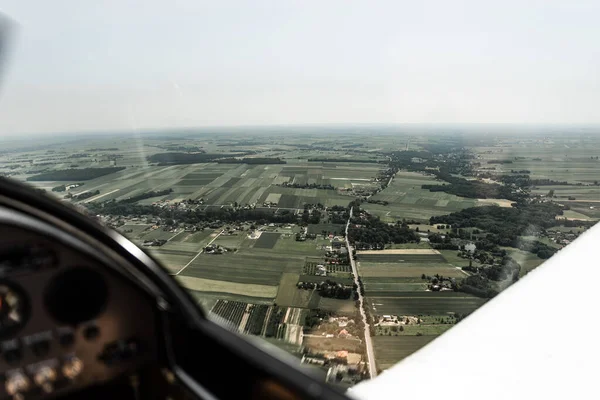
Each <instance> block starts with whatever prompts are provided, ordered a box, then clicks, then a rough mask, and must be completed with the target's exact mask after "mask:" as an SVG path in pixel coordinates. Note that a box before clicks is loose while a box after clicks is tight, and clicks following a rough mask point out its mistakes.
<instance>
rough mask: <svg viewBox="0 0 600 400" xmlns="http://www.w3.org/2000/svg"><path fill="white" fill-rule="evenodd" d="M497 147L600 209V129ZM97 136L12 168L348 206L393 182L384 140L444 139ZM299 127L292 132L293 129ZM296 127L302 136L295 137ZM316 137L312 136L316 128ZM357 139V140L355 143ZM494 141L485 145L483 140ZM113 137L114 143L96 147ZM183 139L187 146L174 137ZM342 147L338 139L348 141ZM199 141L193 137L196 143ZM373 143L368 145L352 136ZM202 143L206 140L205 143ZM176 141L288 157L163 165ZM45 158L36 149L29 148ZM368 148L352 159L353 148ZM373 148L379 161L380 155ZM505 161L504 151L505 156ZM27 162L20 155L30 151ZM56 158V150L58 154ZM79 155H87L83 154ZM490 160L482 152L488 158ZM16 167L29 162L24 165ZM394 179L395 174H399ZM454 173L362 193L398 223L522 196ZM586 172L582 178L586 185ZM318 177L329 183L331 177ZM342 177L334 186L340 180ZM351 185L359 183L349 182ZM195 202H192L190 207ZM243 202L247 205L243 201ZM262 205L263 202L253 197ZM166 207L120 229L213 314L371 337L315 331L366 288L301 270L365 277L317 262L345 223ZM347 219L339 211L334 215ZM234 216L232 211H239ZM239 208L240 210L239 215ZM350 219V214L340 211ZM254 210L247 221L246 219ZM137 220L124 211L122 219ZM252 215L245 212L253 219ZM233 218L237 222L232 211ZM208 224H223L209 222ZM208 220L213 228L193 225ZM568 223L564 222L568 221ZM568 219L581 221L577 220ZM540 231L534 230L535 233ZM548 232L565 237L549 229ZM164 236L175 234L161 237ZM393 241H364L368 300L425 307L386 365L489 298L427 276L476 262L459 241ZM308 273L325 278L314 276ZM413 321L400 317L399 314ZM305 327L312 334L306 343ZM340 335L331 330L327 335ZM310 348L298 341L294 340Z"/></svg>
mask: <svg viewBox="0 0 600 400" xmlns="http://www.w3.org/2000/svg"><path fill="white" fill-rule="evenodd" d="M484 139H486V140H482V143H486V147H471V150H472V152H473V154H474V156H475V159H474V161H475V162H476V163H479V165H478V166H477V167H476V168H479V170H480V171H486V172H488V173H492V174H517V173H523V172H519V171H528V172H527V173H528V174H530V175H531V178H532V179H551V180H554V181H567V184H564V183H560V182H555V183H554V184H552V185H539V186H536V187H534V188H533V189H532V194H533V195H547V194H548V193H549V192H550V191H552V192H553V195H554V197H555V199H556V200H557V201H558V202H560V203H561V204H564V205H565V206H568V207H569V208H570V209H569V210H566V211H565V212H564V215H563V217H564V218H567V219H571V220H586V221H596V220H600V186H599V185H598V180H599V179H600V178H598V176H599V174H598V170H600V161H598V159H596V157H597V155H598V154H600V150H599V149H600V142H599V141H598V140H597V139H593V138H581V137H577V138H575V137H573V138H570V137H564V138H560V139H557V138H554V139H548V138H541V137H540V138H533V139H520V138H519V139H514V138H513V139H502V140H496V141H492V140H487V139H489V138H484ZM107 140H108V139H102V140H99V139H98V140H97V142H94V141H89V142H86V140H83V141H80V142H77V141H76V142H75V143H73V144H71V145H69V146H66V147H65V146H62V145H61V146H62V147H58V146H56V147H54V148H53V149H52V150H48V149H44V150H35V151H31V152H29V154H25V153H24V154H18V155H15V154H10V153H6V154H2V155H0V167H1V168H2V170H1V172H2V173H4V174H10V175H11V176H13V177H15V178H16V179H19V180H25V179H26V178H27V177H28V176H31V175H32V172H31V171H33V170H40V171H44V169H45V168H50V169H68V168H98V167H109V166H125V169H123V170H121V171H118V172H116V173H112V174H110V175H105V176H101V177H98V178H95V179H90V180H87V181H85V183H84V185H83V186H79V187H76V188H73V189H71V190H70V191H69V193H70V194H72V195H75V196H76V195H80V194H85V193H87V192H95V191H99V194H97V195H96V194H95V195H93V196H90V197H88V198H86V199H82V200H78V201H77V202H78V203H80V204H81V205H90V204H99V203H102V202H105V201H111V200H115V201H121V200H126V199H129V198H131V197H133V196H139V195H143V194H146V193H148V192H149V191H156V192H159V191H163V193H168V194H161V195H160V196H155V197H151V198H145V199H143V200H139V201H137V202H136V204H138V205H151V204H157V203H160V204H161V206H162V205H166V207H167V209H168V207H169V206H170V205H171V204H173V203H175V202H179V201H183V200H188V199H190V200H196V201H197V202H189V203H187V204H190V203H193V206H190V208H192V207H193V208H195V207H197V208H198V209H199V210H219V209H221V208H224V209H227V208H228V207H230V206H233V207H235V206H243V205H249V206H251V205H255V206H256V207H257V208H259V209H261V210H264V211H267V212H269V213H281V212H288V211H289V212H291V213H293V214H297V213H302V212H303V207H304V205H305V204H319V203H320V204H322V205H324V206H326V207H332V206H347V205H348V203H349V202H350V201H352V200H354V198H355V197H354V196H353V195H350V194H349V192H348V190H350V189H364V188H374V187H378V186H379V185H380V182H377V181H376V179H375V178H376V177H377V176H378V174H379V173H380V172H381V171H382V169H383V168H386V164H383V163H377V162H376V161H378V160H379V161H383V160H384V159H385V157H386V156H384V155H383V154H381V153H380V152H381V151H390V150H391V151H394V150H405V149H406V150H408V148H409V145H410V149H411V150H423V149H426V148H427V146H428V145H430V144H431V143H432V142H431V141H430V140H429V139H427V138H424V137H419V138H410V139H408V137H395V136H390V137H385V136H382V137H374V138H373V141H372V143H370V144H369V145H366V144H362V143H358V142H359V140H357V139H352V141H353V142H352V143H350V145H347V146H342V148H340V147H339V144H340V143H338V142H339V140H338V139H337V138H336V137H331V138H323V137H321V138H319V139H318V140H317V139H315V143H317V142H318V143H319V144H320V145H318V146H316V147H311V146H307V144H306V143H305V141H306V140H307V138H304V137H303V138H300V139H297V143H296V144H299V145H298V146H294V145H291V144H289V143H276V144H273V143H272V139H261V140H255V139H253V138H248V137H246V136H245V135H242V137H238V138H233V137H223V138H218V137H214V135H212V134H210V135H207V136H205V137H202V138H187V139H181V138H179V139H175V138H173V139H172V140H171V139H164V138H163V139H159V138H148V139H145V142H144V143H140V142H139V141H137V140H131V139H129V138H120V137H114V138H111V139H110V141H111V143H110V145H106V143H105V141H107ZM286 140H287V139H286ZM295 140H296V139H291V141H292V142H293V141H295ZM311 140H312V139H311ZM354 142H356V143H354ZM451 142H452V141H451V140H450V139H447V138H438V139H435V140H433V143H434V144H438V145H440V144H449V143H451ZM478 146H480V145H478ZM96 147H98V148H100V147H104V148H106V149H105V150H101V149H95V148H96ZM178 147H181V148H183V150H174V148H178ZM334 147H335V148H337V149H334ZM186 148H187V149H186ZM358 148H361V149H363V150H364V152H362V153H361V154H360V155H357V154H354V153H352V152H351V151H350V150H352V149H358ZM200 149H202V150H200ZM167 151H183V152H187V153H195V152H202V151H206V152H209V153H210V152H212V153H215V154H217V153H219V152H222V153H223V154H230V153H235V152H239V153H240V154H249V155H250V157H253V156H254V154H260V155H258V157H281V158H282V159H284V160H285V161H286V163H285V164H237V163H236V164H221V163H217V162H209V163H197V164H188V165H166V166H165V165H150V164H149V162H148V160H147V156H150V155H153V154H155V153H162V152H167ZM78 152H88V153H89V154H88V155H87V156H85V157H84V156H82V157H79V156H77V157H74V158H71V156H72V154H73V153H78ZM310 158H315V159H322V160H323V159H328V160H330V161H331V160H339V161H336V162H321V161H308V159H310ZM30 159H36V161H35V162H31V161H29V160H30ZM353 159H354V160H356V161H358V160H363V161H368V162H360V163H358V162H352V160H353ZM370 161H373V162H370ZM499 161H500V162H499ZM19 163H21V164H23V166H21V167H18V168H16V169H13V168H12V166H14V165H16V164H19ZM46 164H49V166H48V165H46ZM74 165H75V167H73V166H74ZM475 165H477V164H475ZM14 171H16V172H14ZM386 181H387V180H386ZM64 183H65V182H55V181H46V182H32V184H34V185H35V186H36V187H39V188H43V189H46V190H47V191H48V192H49V193H52V194H57V195H58V196H59V197H61V198H62V197H64V195H65V193H64V192H61V193H54V192H50V191H51V189H52V188H53V187H55V186H58V185H61V184H64ZM431 184H443V182H441V181H438V180H437V179H436V178H435V177H434V176H432V175H429V174H425V173H416V172H407V171H400V172H398V173H397V174H396V175H395V176H394V177H393V179H392V180H391V184H390V185H389V186H388V187H386V188H385V189H383V190H381V191H379V192H378V193H376V194H375V195H373V196H372V197H370V200H373V201H380V202H387V205H382V204H375V203H369V202H364V203H363V204H362V205H361V207H363V208H364V209H366V210H367V211H368V212H369V213H371V214H374V215H376V216H379V217H380V218H381V220H382V221H384V222H390V223H394V222H396V221H399V220H402V219H406V220H415V221H419V222H427V221H428V220H429V218H430V217H432V216H437V215H445V214H449V213H452V212H455V211H460V210H462V209H465V208H468V207H474V206H482V205H489V204H498V205H500V206H502V207H511V202H510V201H508V200H503V199H484V200H481V199H471V198H462V197H458V196H454V195H450V194H447V193H444V192H430V191H429V190H423V189H421V186H422V185H431ZM577 184H579V186H577ZM317 187H327V189H318V188H317ZM332 188H333V189H332ZM347 194H348V195H347ZM187 204H186V207H187ZM240 208H241V207H240ZM249 208H251V207H249ZM165 215H166V216H163V215H162V214H161V218H162V221H159V222H156V224H157V225H160V227H158V228H157V226H156V225H154V224H155V222H153V221H151V220H150V221H148V220H147V219H146V218H145V217H144V218H125V219H124V221H123V222H124V224H123V222H120V223H119V225H120V226H119V230H120V231H121V232H123V233H124V234H125V235H127V236H128V237H130V238H131V239H132V240H133V241H134V242H135V243H136V244H138V245H141V244H142V243H144V242H147V243H146V244H145V246H149V245H152V247H146V248H145V249H146V250H147V251H148V252H149V253H150V254H151V255H152V256H153V257H155V258H156V259H157V260H159V261H160V262H161V263H162V264H163V265H164V266H165V267H166V268H167V269H168V270H169V272H171V273H172V274H173V275H176V274H177V277H176V279H177V280H178V281H179V282H180V283H181V284H182V285H183V286H184V287H185V288H187V289H188V290H190V292H191V293H192V295H193V296H194V297H195V298H196V299H197V300H198V302H199V303H200V304H202V306H203V307H204V309H205V310H210V313H209V314H210V316H211V317H212V318H215V319H216V320H218V321H220V322H223V323H225V324H226V325H228V326H229V327H232V328H233V329H235V330H237V331H238V332H241V333H249V334H253V335H258V336H262V337H263V338H268V339H269V340H273V341H280V342H282V341H285V342H287V343H288V344H290V345H292V346H299V345H300V344H308V345H309V346H313V347H315V348H324V347H337V348H340V349H347V350H350V351H361V350H362V349H363V344H362V343H361V341H360V340H353V341H348V340H345V339H342V338H338V337H332V338H322V337H306V338H305V339H303V338H302V325H303V323H304V317H305V316H306V314H307V310H309V309H312V310H315V309H320V310H322V311H331V312H333V313H335V314H338V315H339V314H344V315H353V314H355V313H356V306H355V302H354V300H353V299H349V300H340V299H334V298H325V297H321V296H320V295H319V292H318V290H316V289H310V290H306V289H300V288H298V287H297V284H298V282H310V283H320V282H322V281H323V280H324V279H329V280H332V281H334V282H337V283H341V284H344V285H351V284H352V283H353V281H352V275H351V269H350V267H349V266H347V265H339V264H330V265H327V278H324V277H321V276H316V271H317V267H316V266H317V265H319V264H321V263H322V262H323V257H324V254H325V252H326V250H325V247H326V246H329V245H331V240H330V239H329V237H327V238H323V233H325V235H326V236H328V235H329V234H333V235H343V232H344V227H345V225H344V224H339V223H338V224H333V223H329V220H328V219H325V220H323V219H322V220H321V221H322V223H319V224H310V225H309V226H308V233H309V234H316V235H317V238H316V239H314V240H306V241H296V240H295V235H296V234H297V233H299V232H300V231H301V228H300V227H298V226H295V225H291V226H282V225H277V226H275V225H276V224H272V226H269V224H268V223H260V224H259V223H258V222H255V221H253V222H249V223H247V224H246V226H245V227H244V229H240V231H237V230H236V232H234V233H231V231H228V232H226V231H225V230H222V228H221V227H219V224H220V225H226V223H225V222H223V221H218V224H216V226H213V225H212V224H211V225H203V227H202V226H200V227H198V226H196V227H187V226H186V227H185V229H184V227H183V224H182V225H181V226H179V227H177V228H175V227H174V226H175V225H171V224H166V225H167V226H168V228H166V229H164V228H163V226H165V223H164V221H165V219H168V218H170V216H169V214H168V212H167V213H165ZM332 220H333V219H332ZM227 221H229V220H227ZM238 222H239V221H238ZM337 222H339V221H337ZM240 223H241V222H240ZM255 223H256V225H260V229H261V232H260V236H258V237H256V236H255V237H253V238H252V237H249V236H248V233H247V231H248V230H249V225H250V224H255ZM121 224H123V225H121ZM242 224H243V223H242ZM230 225H233V223H232V224H230ZM207 226H210V228H208V227H207ZM416 227H419V229H421V231H425V230H430V231H431V232H436V233H441V234H448V233H449V231H450V230H449V229H446V228H440V229H438V228H437V227H435V226H433V227H432V226H429V225H419V226H417V225H411V228H413V229H415V228H416ZM195 229H202V230H198V231H193V230H195ZM557 229H559V228H557ZM565 229H577V228H570V227H569V228H566V227H565ZM525 239H527V238H525ZM540 240H541V241H542V242H543V243H545V244H547V245H549V246H553V247H559V246H557V245H556V243H554V242H551V241H550V240H549V239H547V238H543V239H540ZM152 241H159V242H160V241H165V243H164V244H163V243H162V242H160V244H162V245H160V246H159V245H153V244H152ZM209 243H211V244H213V245H214V246H219V247H220V248H222V249H225V250H226V251H224V252H223V253H222V254H216V253H215V254H207V253H203V249H204V248H205V247H206V246H207V245H208V244H209ZM389 247H390V248H391V249H389V250H385V251H363V252H358V256H357V262H358V269H359V274H360V276H361V279H362V282H363V284H364V289H365V295H366V299H367V305H368V309H369V311H370V312H371V314H372V315H374V316H380V315H398V316H403V317H405V318H407V317H411V318H413V319H417V320H418V321H419V322H418V323H413V322H414V321H412V320H411V321H409V322H410V323H409V322H407V323H406V325H402V323H400V324H398V325H397V326H395V327H394V328H395V329H392V328H391V327H385V329H384V328H381V327H378V331H377V336H375V337H374V338H373V339H374V345H375V352H376V359H377V365H378V368H380V369H385V368H388V367H390V366H392V365H393V364H395V363H396V362H397V361H399V360H401V359H403V358H405V357H407V356H408V355H410V354H411V353H413V352H414V351H416V350H417V349H419V348H420V347H422V346H424V345H425V344H427V343H429V342H430V341H431V340H433V339H434V338H435V337H437V336H438V335H440V334H441V333H443V332H444V331H445V330H447V329H449V328H450V327H451V326H452V324H453V323H455V322H452V321H451V319H452V318H454V316H455V315H457V314H462V315H464V314H469V313H471V312H472V311H473V310H475V309H477V308H478V307H480V306H481V305H483V304H484V303H485V300H484V299H481V298H478V297H473V296H470V295H467V294H464V293H459V292H450V291H443V292H432V291H428V285H427V280H426V279H423V278H422V276H423V275H425V276H435V275H441V276H443V277H448V278H456V279H461V278H465V277H466V276H467V275H468V274H467V273H466V272H464V271H462V270H461V269H460V267H461V266H463V265H464V259H462V258H460V257H458V256H457V254H456V251H450V250H447V251H440V252H438V251H435V250H432V249H430V248H429V244H428V243H426V242H425V241H423V242H422V243H420V244H415V243H407V244H395V245H389ZM505 249H506V250H507V251H508V254H509V255H510V256H511V257H513V258H514V259H515V260H516V261H517V262H518V263H520V265H521V267H522V268H521V275H524V274H526V273H528V272H529V271H531V270H533V269H534V268H536V267H537V266H539V265H540V264H541V263H542V262H543V260H542V259H541V258H539V257H537V256H536V255H535V254H532V253H529V252H525V251H522V250H517V249H513V248H505ZM305 287H311V286H308V285H306V286H305ZM400 326H402V329H401V330H400V329H399V327H400ZM303 340H304V343H303ZM326 342H327V343H326ZM294 348H297V347H294Z"/></svg>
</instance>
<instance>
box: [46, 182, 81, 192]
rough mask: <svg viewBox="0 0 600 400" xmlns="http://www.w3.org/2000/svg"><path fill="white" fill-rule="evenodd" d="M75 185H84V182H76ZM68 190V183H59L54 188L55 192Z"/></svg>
mask: <svg viewBox="0 0 600 400" xmlns="http://www.w3.org/2000/svg"><path fill="white" fill-rule="evenodd" d="M74 185H77V186H78V187H79V186H83V182H79V183H74ZM66 190H67V185H58V186H54V187H53V188H52V191H53V192H65V191H66Z"/></svg>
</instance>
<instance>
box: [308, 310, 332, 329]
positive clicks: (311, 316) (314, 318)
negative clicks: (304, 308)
mask: <svg viewBox="0 0 600 400" xmlns="http://www.w3.org/2000/svg"><path fill="white" fill-rule="evenodd" d="M332 314H333V313H332V312H331V311H324V310H321V309H319V308H315V309H312V310H308V313H307V314H306V317H305V318H304V326H305V327H306V328H314V327H315V326H318V325H320V324H321V321H323V320H326V319H328V318H329V317H330V316H331V315H332Z"/></svg>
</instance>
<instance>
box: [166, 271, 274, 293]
mask: <svg viewBox="0 0 600 400" xmlns="http://www.w3.org/2000/svg"><path fill="white" fill-rule="evenodd" d="M177 280H178V281H179V283H180V284H181V285H182V286H183V287H185V288H187V289H191V290H194V291H196V292H217V293H231V294H240V295H244V296H250V297H265V298H275V296H276V295H277V286H269V285H258V284H250V283H236V282H226V281H217V280H211V279H202V278H196V277H192V276H182V275H179V276H177Z"/></svg>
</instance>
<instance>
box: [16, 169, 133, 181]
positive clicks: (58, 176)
mask: <svg viewBox="0 0 600 400" xmlns="http://www.w3.org/2000/svg"><path fill="white" fill-rule="evenodd" d="M124 169H125V167H106V168H81V169H59V170H56V171H50V172H45V173H42V174H39V175H34V176H30V177H29V178H27V180H28V181H32V182H37V181H88V180H90V179H95V178H98V177H101V176H104V175H108V174H112V173H115V172H118V171H122V170H124Z"/></svg>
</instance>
